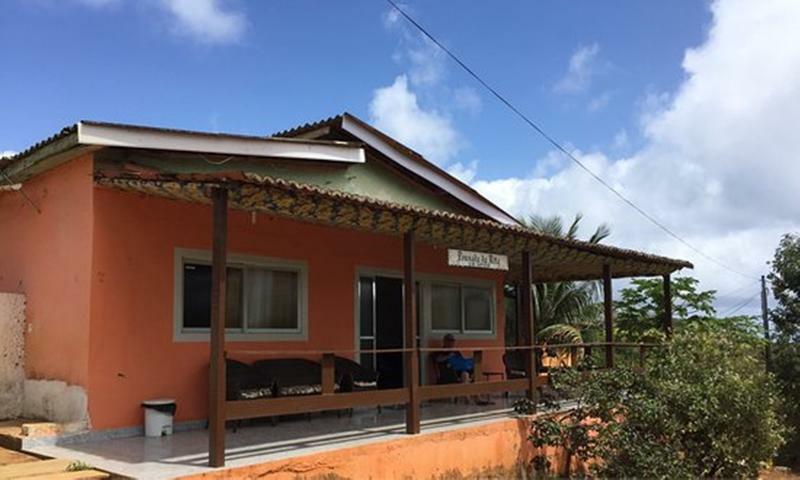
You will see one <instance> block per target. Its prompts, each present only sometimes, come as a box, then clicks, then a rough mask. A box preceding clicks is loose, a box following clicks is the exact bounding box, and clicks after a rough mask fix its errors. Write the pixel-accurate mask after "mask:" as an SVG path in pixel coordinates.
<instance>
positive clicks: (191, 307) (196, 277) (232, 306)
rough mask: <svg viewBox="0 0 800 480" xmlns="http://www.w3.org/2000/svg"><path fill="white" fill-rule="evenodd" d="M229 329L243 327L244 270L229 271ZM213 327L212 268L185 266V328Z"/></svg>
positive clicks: (207, 266)
mask: <svg viewBox="0 0 800 480" xmlns="http://www.w3.org/2000/svg"><path fill="white" fill-rule="evenodd" d="M227 273H228V279H227V314H226V317H225V326H226V327H227V328H241V327H242V270H241V269H239V268H228V269H227ZM210 326H211V265H204V264H199V263H186V264H184V266H183V327H184V328H209V327H210Z"/></svg>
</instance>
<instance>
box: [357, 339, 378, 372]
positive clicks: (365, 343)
mask: <svg viewBox="0 0 800 480" xmlns="http://www.w3.org/2000/svg"><path fill="white" fill-rule="evenodd" d="M359 348H360V350H361V355H360V356H359V360H360V362H359V363H361V365H363V366H365V367H369V368H372V369H375V354H374V353H372V352H370V350H373V349H374V348H375V341H374V340H368V339H361V341H360V342H359Z"/></svg>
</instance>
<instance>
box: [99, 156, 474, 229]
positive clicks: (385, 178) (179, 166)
mask: <svg viewBox="0 0 800 480" xmlns="http://www.w3.org/2000/svg"><path fill="white" fill-rule="evenodd" d="M96 159H97V168H98V169H102V168H103V165H109V164H111V163H120V162H121V163H135V164H139V165H143V166H147V167H151V168H155V169H158V170H162V171H164V172H170V173H211V172H224V171H244V172H251V173H255V174H258V175H265V176H267V175H268V176H272V177H274V178H282V179H285V180H294V181H296V182H300V183H306V184H310V185H316V186H320V187H324V188H329V189H332V190H339V191H342V192H347V193H353V194H358V195H363V196H367V197H371V198H375V199H379V200H385V201H390V202H395V203H401V204H405V205H414V206H418V207H424V208H429V209H432V210H443V211H447V212H452V213H461V214H468V213H469V212H468V211H467V209H464V208H460V206H458V205H457V204H456V203H455V202H454V201H453V200H451V199H448V198H442V197H441V196H440V195H437V193H436V192H434V191H433V190H430V189H428V188H426V187H425V186H423V185H421V184H419V183H415V182H414V181H413V180H412V179H411V178H410V177H407V176H405V175H403V174H401V173H399V172H397V171H395V170H393V169H391V168H390V167H388V166H386V165H384V164H383V163H382V162H381V161H380V160H378V159H376V158H375V157H374V156H373V155H372V154H370V153H369V151H368V154H367V161H366V163H362V164H349V165H348V164H329V163H323V162H319V163H312V162H307V161H287V160H266V159H238V158H237V159H232V160H229V161H227V162H225V163H224V164H221V165H215V164H212V163H211V162H219V161H220V160H219V159H217V158H216V157H215V158H214V159H210V158H209V159H208V160H206V159H204V158H203V157H201V156H200V155H191V154H168V153H152V152H132V151H121V150H114V149H107V150H104V151H102V152H98V154H97V155H96ZM221 160H224V159H221Z"/></svg>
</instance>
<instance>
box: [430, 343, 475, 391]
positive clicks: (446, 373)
mask: <svg viewBox="0 0 800 480" xmlns="http://www.w3.org/2000/svg"><path fill="white" fill-rule="evenodd" d="M455 346H456V338H455V337H454V336H453V334H451V333H448V334H447V335H445V336H444V338H443V339H442V348H447V349H451V348H455ZM433 361H434V363H435V364H436V374H437V377H438V378H437V379H436V382H437V383H440V384H442V383H459V382H461V383H468V382H469V381H470V378H471V376H472V372H473V370H474V368H475V361H474V360H473V359H471V358H464V356H463V355H462V354H461V352H455V351H445V352H437V353H435V354H434V355H433Z"/></svg>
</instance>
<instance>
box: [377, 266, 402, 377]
mask: <svg viewBox="0 0 800 480" xmlns="http://www.w3.org/2000/svg"><path fill="white" fill-rule="evenodd" d="M403 334H404V332H403V281H402V280H401V279H399V278H387V277H375V344H376V345H375V346H376V348H378V349H382V348H403ZM375 360H376V366H377V370H378V375H379V376H378V388H402V387H403V383H404V382H403V379H404V376H403V354H402V353H383V354H380V355H377V356H376V359H375Z"/></svg>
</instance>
